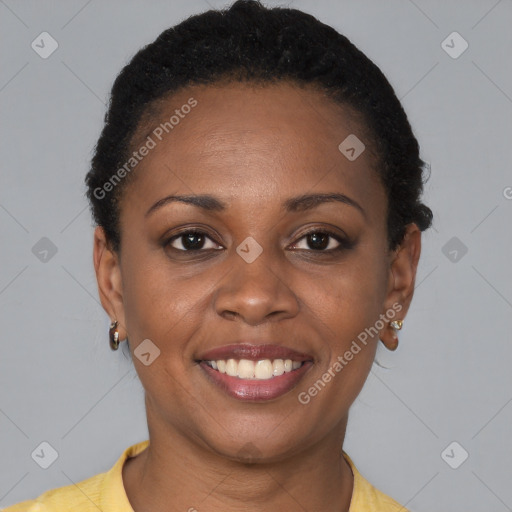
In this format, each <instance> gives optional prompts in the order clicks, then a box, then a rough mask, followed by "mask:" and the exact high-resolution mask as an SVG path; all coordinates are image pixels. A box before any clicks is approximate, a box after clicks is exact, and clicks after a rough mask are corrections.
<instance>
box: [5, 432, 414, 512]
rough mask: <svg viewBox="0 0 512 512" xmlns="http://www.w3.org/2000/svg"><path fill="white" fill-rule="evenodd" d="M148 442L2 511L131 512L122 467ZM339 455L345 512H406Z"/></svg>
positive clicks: (349, 461) (143, 442)
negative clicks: (345, 476)
mask: <svg viewBox="0 0 512 512" xmlns="http://www.w3.org/2000/svg"><path fill="white" fill-rule="evenodd" d="M148 444H149V441H148V440H146V441H142V442H140V443H137V444H134V445H132V446H130V447H129V448H127V449H126V450H125V451H124V452H123V454H122V455H121V457H120V458H119V459H118V461H117V462H116V463H115V465H114V466H113V467H112V469H110V470H109V471H107V472H106V473H100V474H99V475H96V476H93V477H91V478H88V479H87V480H83V481H81V482H78V483H77V484H76V485H68V486H65V487H59V488H58V489H53V490H50V491H47V492H45V493H43V494H42V495H41V496H39V498H36V499H35V500H30V501H24V502H22V503H18V504H16V505H12V506H11V507H7V508H5V509H3V510H2V512H69V511H71V510H72V511H73V512H98V510H101V511H102V512H133V509H132V507H131V505H130V502H129V501H128V497H127V496H126V492H125V490H124V486H123V475H122V468H123V464H124V461H125V460H126V459H127V458H128V457H134V456H135V455H137V454H139V453H140V452H141V451H143V450H144V449H145V448H146V446H147V445H148ZM343 455H344V457H345V459H346V460H347V462H348V463H349V465H350V467H351V468H352V473H353V474H354V489H353V492H352V500H351V502H350V510H349V512H408V511H407V510H406V509H405V508H403V507H401V506H400V505H399V504H398V503H397V502H396V501H395V500H393V499H392V498H390V497H389V496H386V495H385V494H383V493H381V492H380V491H378V490H377V489H375V487H373V486H372V485H371V484H370V483H368V482H367V481H366V480H365V479H364V478H363V477H362V476H361V474H360V473H359V472H358V471H357V469H356V468H355V466H354V463H353V462H352V460H351V459H350V457H349V456H348V455H347V454H346V453H345V452H343Z"/></svg>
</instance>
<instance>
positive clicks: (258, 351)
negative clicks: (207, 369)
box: [197, 342, 313, 361]
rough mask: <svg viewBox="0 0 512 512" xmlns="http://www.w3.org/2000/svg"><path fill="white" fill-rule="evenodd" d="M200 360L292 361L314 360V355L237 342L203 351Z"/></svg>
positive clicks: (287, 348) (267, 345) (280, 346)
mask: <svg viewBox="0 0 512 512" xmlns="http://www.w3.org/2000/svg"><path fill="white" fill-rule="evenodd" d="M197 359H198V360H199V361H218V360H221V359H222V360H227V359H249V360H251V361H259V360H261V359H291V360H292V361H312V360H313V357H312V356H310V355H309V354H305V353H304V352H298V351H296V350H293V349H291V348H289V347H284V346H282V345H273V344H270V343H266V344H263V345H255V344H251V343H243V342H242V343H236V344H231V345H224V346H222V347H217V348H213V349H211V350H208V351H206V352H203V353H202V354H201V355H200V356H199V357H198V358H197Z"/></svg>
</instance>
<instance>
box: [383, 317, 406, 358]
mask: <svg viewBox="0 0 512 512" xmlns="http://www.w3.org/2000/svg"><path fill="white" fill-rule="evenodd" d="M403 323H404V322H403V321H402V320H393V321H392V322H390V323H389V325H390V326H391V327H392V328H393V329H396V330H397V331H399V330H400V329H401V328H402V325H403ZM386 347H387V348H388V350H391V351H394V350H396V349H397V348H398V336H397V335H396V332H393V335H392V341H391V342H390V343H389V342H388V343H386Z"/></svg>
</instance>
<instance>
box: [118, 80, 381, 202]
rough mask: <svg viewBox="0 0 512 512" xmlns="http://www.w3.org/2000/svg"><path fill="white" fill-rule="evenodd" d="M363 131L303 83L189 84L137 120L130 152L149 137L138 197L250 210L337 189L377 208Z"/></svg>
mask: <svg viewBox="0 0 512 512" xmlns="http://www.w3.org/2000/svg"><path fill="white" fill-rule="evenodd" d="M366 132H367V130H366V127H365V126H364V125H363V124H362V122H361V121H360V119H359V118H358V116H357V115H356V114H355V112H354V111H352V110H351V109H349V108H348V107H344V106H342V105H339V104H337V103H334V102H333V101H332V100H331V99H329V98H327V97H326V96H325V94H323V93H322V92H320V91H319V90H317V89H315V88H313V87H310V86H306V87H299V86H297V85H295V84H290V83H286V82H279V83H277V84H271V85H269V84H266V85H255V84H241V83H228V84H223V85H220V84H219V85H214V86H212V85H208V86H203V85H201V86H191V87H187V88H186V89H183V90H181V91H180V92H178V93H175V94H173V95H172V96H170V97H168V98H165V99H162V100H159V101H158V102H156V103H154V104H153V105H152V107H151V109H150V110H148V111H147V113H146V115H145V117H144V119H143V121H142V122H141V123H140V126H139V130H138V132H137V136H136V137H135V138H134V140H135V142H134V144H132V146H133V147H134V148H135V149H137V148H138V147H140V146H141V145H144V144H146V143H147V142H148V141H150V140H151V143H150V144H148V146H149V145H151V146H152V148H151V149H150V150H149V151H148V152H147V154H146V156H144V157H143V158H142V159H141V161H140V163H138V164H137V169H136V176H135V178H136V179H135V183H137V186H136V190H137V195H138V196H139V197H140V198H142V200H145V201H146V202H147V203H151V201H153V202H155V201H157V200H158V199H160V198H161V197H162V195H163V192H164V191H168V192H169V193H176V192H178V191H180V192H183V193H187V194H189V193H197V194H200V193H216V194H217V195H220V196H222V197H224V198H226V199H227V200H228V202H229V201H230V199H231V200H234V201H236V200H237V199H240V198H242V197H244V201H245V202H246V203H247V201H253V202H255V203H257V202H258V201H261V199H262V198H265V199H266V200H267V201H269V200H271V197H272V196H275V197H276V198H277V197H284V196H286V197H288V196H290V195H298V194H302V193H306V192H311V191H327V189H328V190H332V189H333V188H336V189H338V191H339V192H343V193H346V194H347V195H352V196H354V198H357V199H356V200H357V201H358V202H360V203H367V204H370V203H372V202H376V201H377V204H378V202H379V201H381V202H382V201H383V200H385V197H384V195H383V189H382V186H381V185H380V181H379V180H378V177H377V173H376V171H375V169H374V167H375V161H376V158H375V156H374V155H373V153H372V148H371V145H370V142H369V140H367V135H366ZM354 137H357V139H354ZM346 140H348V142H347V143H344V141H346ZM354 141H355V142H356V146H354ZM357 141H360V142H361V143H362V144H364V150H363V152H362V153H361V154H360V155H359V156H358V157H357V158H355V159H352V158H348V157H347V156H349V157H352V156H353V152H352V153H350V152H349V153H346V152H345V153H344V152H343V151H345V150H346V146H347V144H348V145H349V146H354V147H355V150H356V151H357V152H359V151H360V150H361V148H362V147H363V146H362V145H360V146H357V144H358V142H357ZM340 144H341V145H342V150H340ZM349 149H350V148H349ZM323 189H326V190H323ZM128 193H129V191H128ZM151 204H152V203H151Z"/></svg>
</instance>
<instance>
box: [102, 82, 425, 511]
mask: <svg viewBox="0 0 512 512" xmlns="http://www.w3.org/2000/svg"><path fill="white" fill-rule="evenodd" d="M190 97H194V98H195V99H196V100H197V101H198V105H197V106H196V107H195V108H194V109H193V110H192V111H191V112H190V113H189V114H188V115H187V116H186V117H185V118H184V119H182V120H181V121H180V124H179V125H177V126H176V127H175V128H174V129H173V131H172V132H171V133H169V134H168V135H167V136H166V137H165V138H164V139H163V141H162V142H160V143H158V144H157V146H156V147H155V148H154V149H153V150H151V151H150V153H149V154H148V155H147V156H146V157H145V158H144V160H143V161H142V162H141V163H140V164H139V165H138V166H137V169H136V175H134V180H133V182H131V183H130V184H129V186H128V187H127V189H126V190H125V192H124V195H123V198H122V202H121V216H120V224H121V248H120V253H116V252H113V251H111V250H110V249H109V244H108V241H107V240H106V239H105V235H104V232H103V229H102V228H101V227H98V228H96V231H95V235H94V266H95V270H96V276H97V281H98V288H99V293H100V297H101V301H102V304H103V306H104V308H105V310H106V312H107V313H108V314H109V316H110V318H111V319H112V320H114V319H117V320H118V321H119V322H120V327H119V333H120V339H121V340H123V339H125V338H126V337H127V336H128V338H129V343H130V349H131V351H132V352H133V351H134V350H135V349H136V348H137V346H138V345H139V343H141V342H142V341H143V340H145V339H147V338H149V339H150V340H151V341H152V342H153V343H154V344H155V345H157V346H158V348H159V349H160V351H161V352H160V356H159V357H158V358H156V359H155V360H154V362H153V363H152V364H151V365H149V366H145V365H143V364H142V363H141V362H140V361H139V359H138V358H137V357H136V356H133V361H134V365H135V368H136V370H137V372H138V375H139V377H140V380H141V382H142V385H143V386H144V389H145V400H146V411H147V420H148V427H149V435H150V447H149V448H148V449H147V450H145V451H144V452H142V453H141V454H140V455H138V456H137V457H134V458H131V459H129V460H128V461H127V462H126V463H125V465H124V468H123V481H124V485H125V489H126V493H127V496H128V498H129V500H130V502H131V504H132V507H133V509H134V510H135V511H136V512H142V511H145V510H151V511H152V512H160V511H162V512H163V511H169V510H189V509H191V508H192V507H194V508H196V509H197V510H198V511H201V510H208V511H210V512H215V511H223V512H230V511H234V510H236V511H247V512H250V511H261V510H325V511H333V512H334V511H337V512H339V511H341V510H343V511H347V510H348V508H349V505H350V499H351V495H352V487H353V475H352V473H351V470H350V467H349V466H348V464H347V462H346V461H345V459H344V458H343V457H342V454H341V447H342V445H343V440H344V436H345V429H346V424H347V418H348V411H349V408H350V406H351V404H352V403H353V401H354V400H355V398H356V397H357V395H358V393H359V392H360V390H361V388H362V386H363V384H364V382H365V380H366V378H367V376H368V373H369V371H370V369H371V365H372V362H373V359H374V356H375V350H376V347H377V343H378V342H379V338H380V340H381V341H382V342H383V343H384V344H385V345H386V346H387V347H388V348H390V349H393V348H395V347H396V339H395V338H394V333H393V329H391V328H390V327H389V321H390V320H391V319H390V320H387V321H386V323H385V326H384V327H383V328H382V329H381V330H380V332H379V334H378V336H374V337H372V338H369V341H368V343H367V345H366V346H363V348H362V350H361V351H360V352H359V353H358V354H357V355H355V356H354V358H353V359H352V360H351V361H350V362H349V363H348V364H347V365H346V366H345V367H344V368H343V370H342V371H341V372H339V373H337V374H336V377H335V378H333V379H332V380H331V381H330V382H329V383H328V384H327V385H326V386H325V388H324V389H322V390H321V392H319V393H318V394H317V395H316V396H315V397H313V398H312V399H311V401H310V402H309V403H308V404H307V405H303V404H301V403H299V401H298V394H299V393H300V392H301V391H307V390H308V388H310V387H311V386H312V385H313V383H314V382H315V381H317V380H318V379H321V377H322V375H323V374H324V373H325V372H327V371H328V370H329V368H331V367H332V366H333V364H334V363H335V362H336V360H337V357H338V356H340V355H343V354H344V353H345V352H346V350H348V348H349V347H350V345H351V343H352V341H353V340H354V339H356V337H357V335H358V334H359V333H361V332H362V331H364V329H365V328H368V327H370V326H372V325H374V324H375V322H376V320H378V319H379V315H381V314H384V313H385V312H386V311H388V310H389V309H390V308H392V305H393V304H397V303H398V304H400V305H401V306H402V310H401V311H400V313H398V314H397V315H396V317H395V319H404V318H405V315H406V313H407V311H408V308H409V305H410V302H411V299H412V296H413V292H414V282H415V277H416V269H417V264H418V260H419V256H420V251H421V232H420V231H419V229H418V227H417V226H416V225H415V224H409V225H408V226H407V233H406V237H405V239H404V242H403V243H402V244H401V246H400V247H399V248H398V249H397V250H396V251H389V250H388V245H387V232H386V212H387V197H386V193H385V190H384V188H383V186H382V185H381V183H380V182H379V180H378V177H377V174H376V172H375V170H374V167H373V165H374V163H375V159H374V155H373V154H372V152H371V146H370V142H369V141H368V140H366V138H365V136H364V131H363V129H362V126H361V125H360V124H359V123H358V121H357V117H356V116H354V115H353V113H351V112H350V111H349V110H348V109H347V108H342V107H341V106H339V105H337V104H335V103H333V102H332V101H331V100H329V99H328V98H326V97H325V96H324V95H323V94H322V93H320V92H319V91H317V90H314V89H313V88H308V87H306V88H299V87H298V86H295V85H293V84H289V83H284V82H281V83H279V84H277V85H276V84H274V85H267V86H265V87H261V86H259V87H256V86H251V85H247V84H240V83H238V84H236V83H235V84H218V85H215V86H212V85H209V86H193V87H188V88H187V89H184V90H182V91H180V92H179V93H177V94H175V95H174V96H172V97H170V98H167V99H166V100H165V101H162V102H160V104H159V108H158V110H159V111H160V112H161V118H155V117H153V118H152V119H151V120H150V121H151V122H145V123H142V126H141V127H140V129H139V131H138V133H137V136H136V139H137V140H139V141H143V140H145V137H146V136H147V135H148V134H150V133H151V130H152V129H153V128H154V127H155V126H157V125H158V124H159V123H160V122H162V121H163V120H165V119H168V118H169V117H170V115H172V113H173V111H174V109H176V108H180V106H181V105H183V104H184V103H186V102H187V100H188V99H189V98H190ZM351 133H355V134H356V135H358V136H359V138H360V139H361V140H363V142H366V150H365V151H364V152H363V153H362V154H361V155H360V156H359V157H358V158H357V159H356V160H355V161H349V160H348V159H347V158H345V156H344V155H342V154H341V152H340V151H339V149H338V145H339V144H340V142H341V141H343V140H344V139H345V138H346V137H347V136H348V135H349V134H351ZM134 147H138V145H137V144H135V145H134ZM310 193H322V194H323V193H325V194H332V193H340V194H345V195H347V196H349V197H350V198H351V199H353V200H355V201H357V203H359V205H360V206H361V207H362V208H363V209H364V214H362V213H361V212H360V211H359V210H358V209H357V208H355V207H353V206H351V205H348V204H344V203H341V202H336V201H331V202H323V203H321V204H319V205H317V206H316V207H315V208H312V209H307V210H302V211H295V212H287V211H285V210H284V209H283V203H284V201H285V200H286V199H288V198H290V197H295V196H301V195H303V194H310ZM171 194H186V195H192V194H210V195H213V196H215V197H216V198H218V199H220V200H222V201H223V202H225V203H226V209H225V210H224V211H204V210H202V209H201V208H199V207H197V206H194V205H190V204H184V203H181V202H172V203H168V204H167V205H165V206H163V207H161V208H159V209H156V210H155V211H154V212H153V213H151V214H149V215H147V216H146V212H147V210H148V209H149V208H150V207H151V206H152V205H153V204H154V203H156V202H157V201H158V200H160V199H162V198H164V197H166V196H168V195H171ZM183 226H187V227H194V228H196V229H201V230H202V231H204V232H205V233H206V235H207V236H208V237H210V238H207V239H206V241H205V244H206V245H205V246H204V247H205V248H204V249H203V250H202V251H203V252H201V251H195V253H191V252H186V251H184V250H183V247H184V246H183V238H179V237H178V238H175V239H174V241H172V242H169V244H168V246H167V247H165V245H164V242H165V241H166V240H168V239H169V238H171V237H172V236H174V235H175V234H176V232H177V230H178V228H180V227H183ZM310 228H316V229H315V232H316V233H322V232H323V231H322V230H325V229H326V228H327V229H329V230H332V231H333V232H334V233H335V234H336V235H339V236H340V237H344V236H347V237H348V238H349V239H351V240H353V241H354V246H353V247H352V248H350V249H342V250H341V251H337V252H336V251H335V252H332V253H331V254H330V255H329V254H324V253H322V249H320V250H319V249H318V248H317V249H315V247H318V245H316V246H315V245H314V243H313V246H311V238H308V237H307V236H305V232H306V231H307V230H309V229H310ZM344 233H345V234H346V235H344ZM164 235H165V236H164ZM248 236H250V237H252V238H254V239H255V240H256V241H257V242H258V243H259V244H260V246H261V247H262V248H263V252H262V254H261V255H260V256H259V257H258V258H257V259H256V260H255V261H254V262H252V263H250V264H249V263H247V262H246V261H244V260H243V259H242V258H241V257H240V256H239V255H238V254H237V252H236V247H237V246H238V245H240V244H241V242H242V241H244V240H245V239H246V238H247V237H248ZM210 239H211V240H210ZM328 240H329V246H328V248H331V247H332V248H333V247H336V246H338V245H339V243H338V242H337V241H336V239H334V238H329V239H328ZM171 243H172V245H171ZM312 247H313V248H312ZM173 248H174V250H173ZM179 249H182V251H181V252H180V251H179ZM323 250H324V251H325V249H323ZM239 340H249V341H250V342H251V343H275V344H280V345H285V346H288V347H291V348H293V349H295V350H298V351H301V352H305V353H308V354H310V355H312V357H313V361H314V364H313V365H312V367H311V368H310V370H309V371H308V372H307V373H306V374H305V376H304V377H303V379H302V380H301V381H300V382H299V384H298V385H297V387H296V388H294V389H292V390H291V391H290V392H288V393H286V394H285V395H283V396H281V397H279V398H277V399H274V400H271V401H268V402H264V403H251V402H242V401H240V400H237V399H234V398H231V397H229V396H228V395H226V394H225V393H224V392H223V391H221V390H219V388H218V387H216V386H215V385H213V384H212V383H211V382H210V381H209V379H208V378H207V376H206V375H205V372H204V370H203V369H202V368H201V367H200V366H199V365H198V364H197V362H196V359H197V356H198V355H199V354H200V353H201V352H204V351H206V350H208V349H211V348H214V347H218V346H222V345H226V344H229V343H236V342H237V341H239ZM132 355H133V354H132ZM248 443H251V444H248ZM247 452H249V453H250V454H249V455H247ZM299 504H300V505H299Z"/></svg>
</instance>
